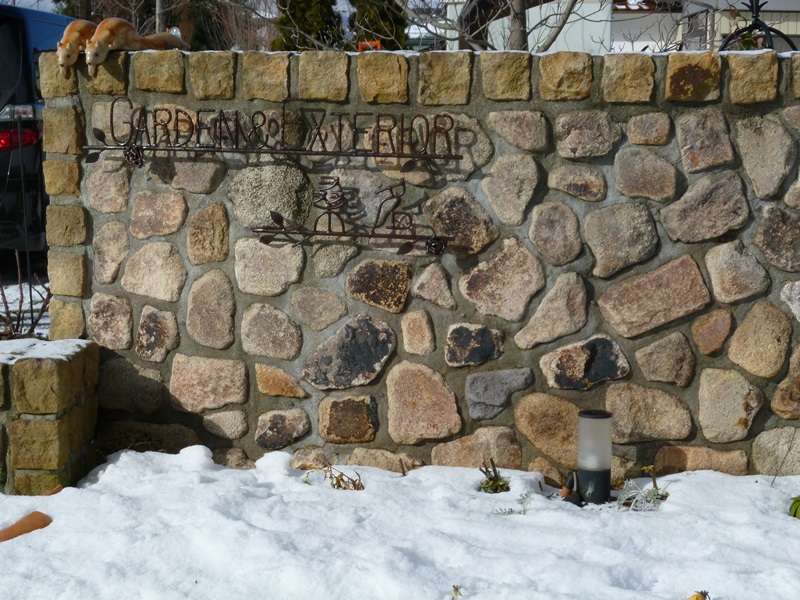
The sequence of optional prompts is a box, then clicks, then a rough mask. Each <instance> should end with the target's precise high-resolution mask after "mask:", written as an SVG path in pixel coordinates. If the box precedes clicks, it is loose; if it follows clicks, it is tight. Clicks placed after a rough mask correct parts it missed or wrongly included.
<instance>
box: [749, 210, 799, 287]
mask: <svg viewBox="0 0 800 600" xmlns="http://www.w3.org/2000/svg"><path fill="white" fill-rule="evenodd" d="M798 239H800V218H798V217H795V216H793V215H791V214H789V213H787V212H784V211H782V210H781V209H779V208H777V207H776V206H771V205H769V204H767V205H764V206H762V207H761V213H760V214H759V215H758V220H757V222H756V231H755V233H754V234H753V245H754V246H755V247H756V248H758V249H759V250H761V254H762V255H763V256H764V259H765V260H766V261H767V262H768V263H769V264H771V265H772V266H773V267H778V268H779V269H781V270H782V271H789V272H790V273H797V272H798V271H800V245H798V243H797V240H798Z"/></svg>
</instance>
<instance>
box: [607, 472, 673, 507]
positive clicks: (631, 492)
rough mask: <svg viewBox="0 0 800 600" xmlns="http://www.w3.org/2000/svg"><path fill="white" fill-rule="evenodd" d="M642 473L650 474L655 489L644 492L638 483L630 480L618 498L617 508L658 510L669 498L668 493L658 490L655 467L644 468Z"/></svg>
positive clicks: (626, 482)
mask: <svg viewBox="0 0 800 600" xmlns="http://www.w3.org/2000/svg"><path fill="white" fill-rule="evenodd" d="M642 471H644V472H645V473H648V474H649V475H650V477H651V478H652V480H653V488H652V489H649V490H643V489H642V488H640V487H639V486H638V485H636V482H634V481H631V480H630V479H628V480H626V481H625V485H624V486H623V488H622V491H621V492H620V493H619V496H617V507H618V508H621V509H622V508H626V509H630V510H637V511H650V510H657V509H658V507H659V506H661V503H662V502H663V501H664V500H666V499H667V498H668V497H669V494H668V493H667V492H662V491H661V490H659V489H658V482H657V481H656V472H655V468H654V467H653V465H648V466H646V467H642Z"/></svg>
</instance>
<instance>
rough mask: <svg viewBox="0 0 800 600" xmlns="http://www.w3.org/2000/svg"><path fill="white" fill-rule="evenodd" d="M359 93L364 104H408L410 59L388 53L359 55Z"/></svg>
mask: <svg viewBox="0 0 800 600" xmlns="http://www.w3.org/2000/svg"><path fill="white" fill-rule="evenodd" d="M357 66H358V91H359V93H360V94H361V99H362V100H363V101H364V102H373V103H377V104H390V103H406V102H408V59H407V58H406V57H405V56H402V55H400V54H390V53H388V52H364V53H362V54H359V55H358V60H357Z"/></svg>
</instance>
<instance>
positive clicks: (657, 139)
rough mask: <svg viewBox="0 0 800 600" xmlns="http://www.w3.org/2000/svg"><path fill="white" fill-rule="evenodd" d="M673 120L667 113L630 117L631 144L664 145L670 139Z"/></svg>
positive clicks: (629, 137)
mask: <svg viewBox="0 0 800 600" xmlns="http://www.w3.org/2000/svg"><path fill="white" fill-rule="evenodd" d="M671 128H672V121H671V120H670V118H669V115H668V114H666V113H658V112H655V113H647V114H644V115H637V116H635V117H631V118H630V119H628V139H629V140H630V141H631V144H642V145H648V146H664V145H665V144H666V143H667V142H668V141H669V132H670V129H671Z"/></svg>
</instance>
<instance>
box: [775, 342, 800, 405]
mask: <svg viewBox="0 0 800 600" xmlns="http://www.w3.org/2000/svg"><path fill="white" fill-rule="evenodd" d="M769 407H770V408H771V409H772V412H774V413H775V414H776V415H778V416H779V417H780V418H782V419H800V346H796V347H795V349H794V350H792V356H791V358H790V359H789V372H788V373H786V377H784V378H783V380H782V381H781V382H780V383H779V384H778V387H776V388H775V393H773V394H772V400H771V401H770V405H769Z"/></svg>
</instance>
